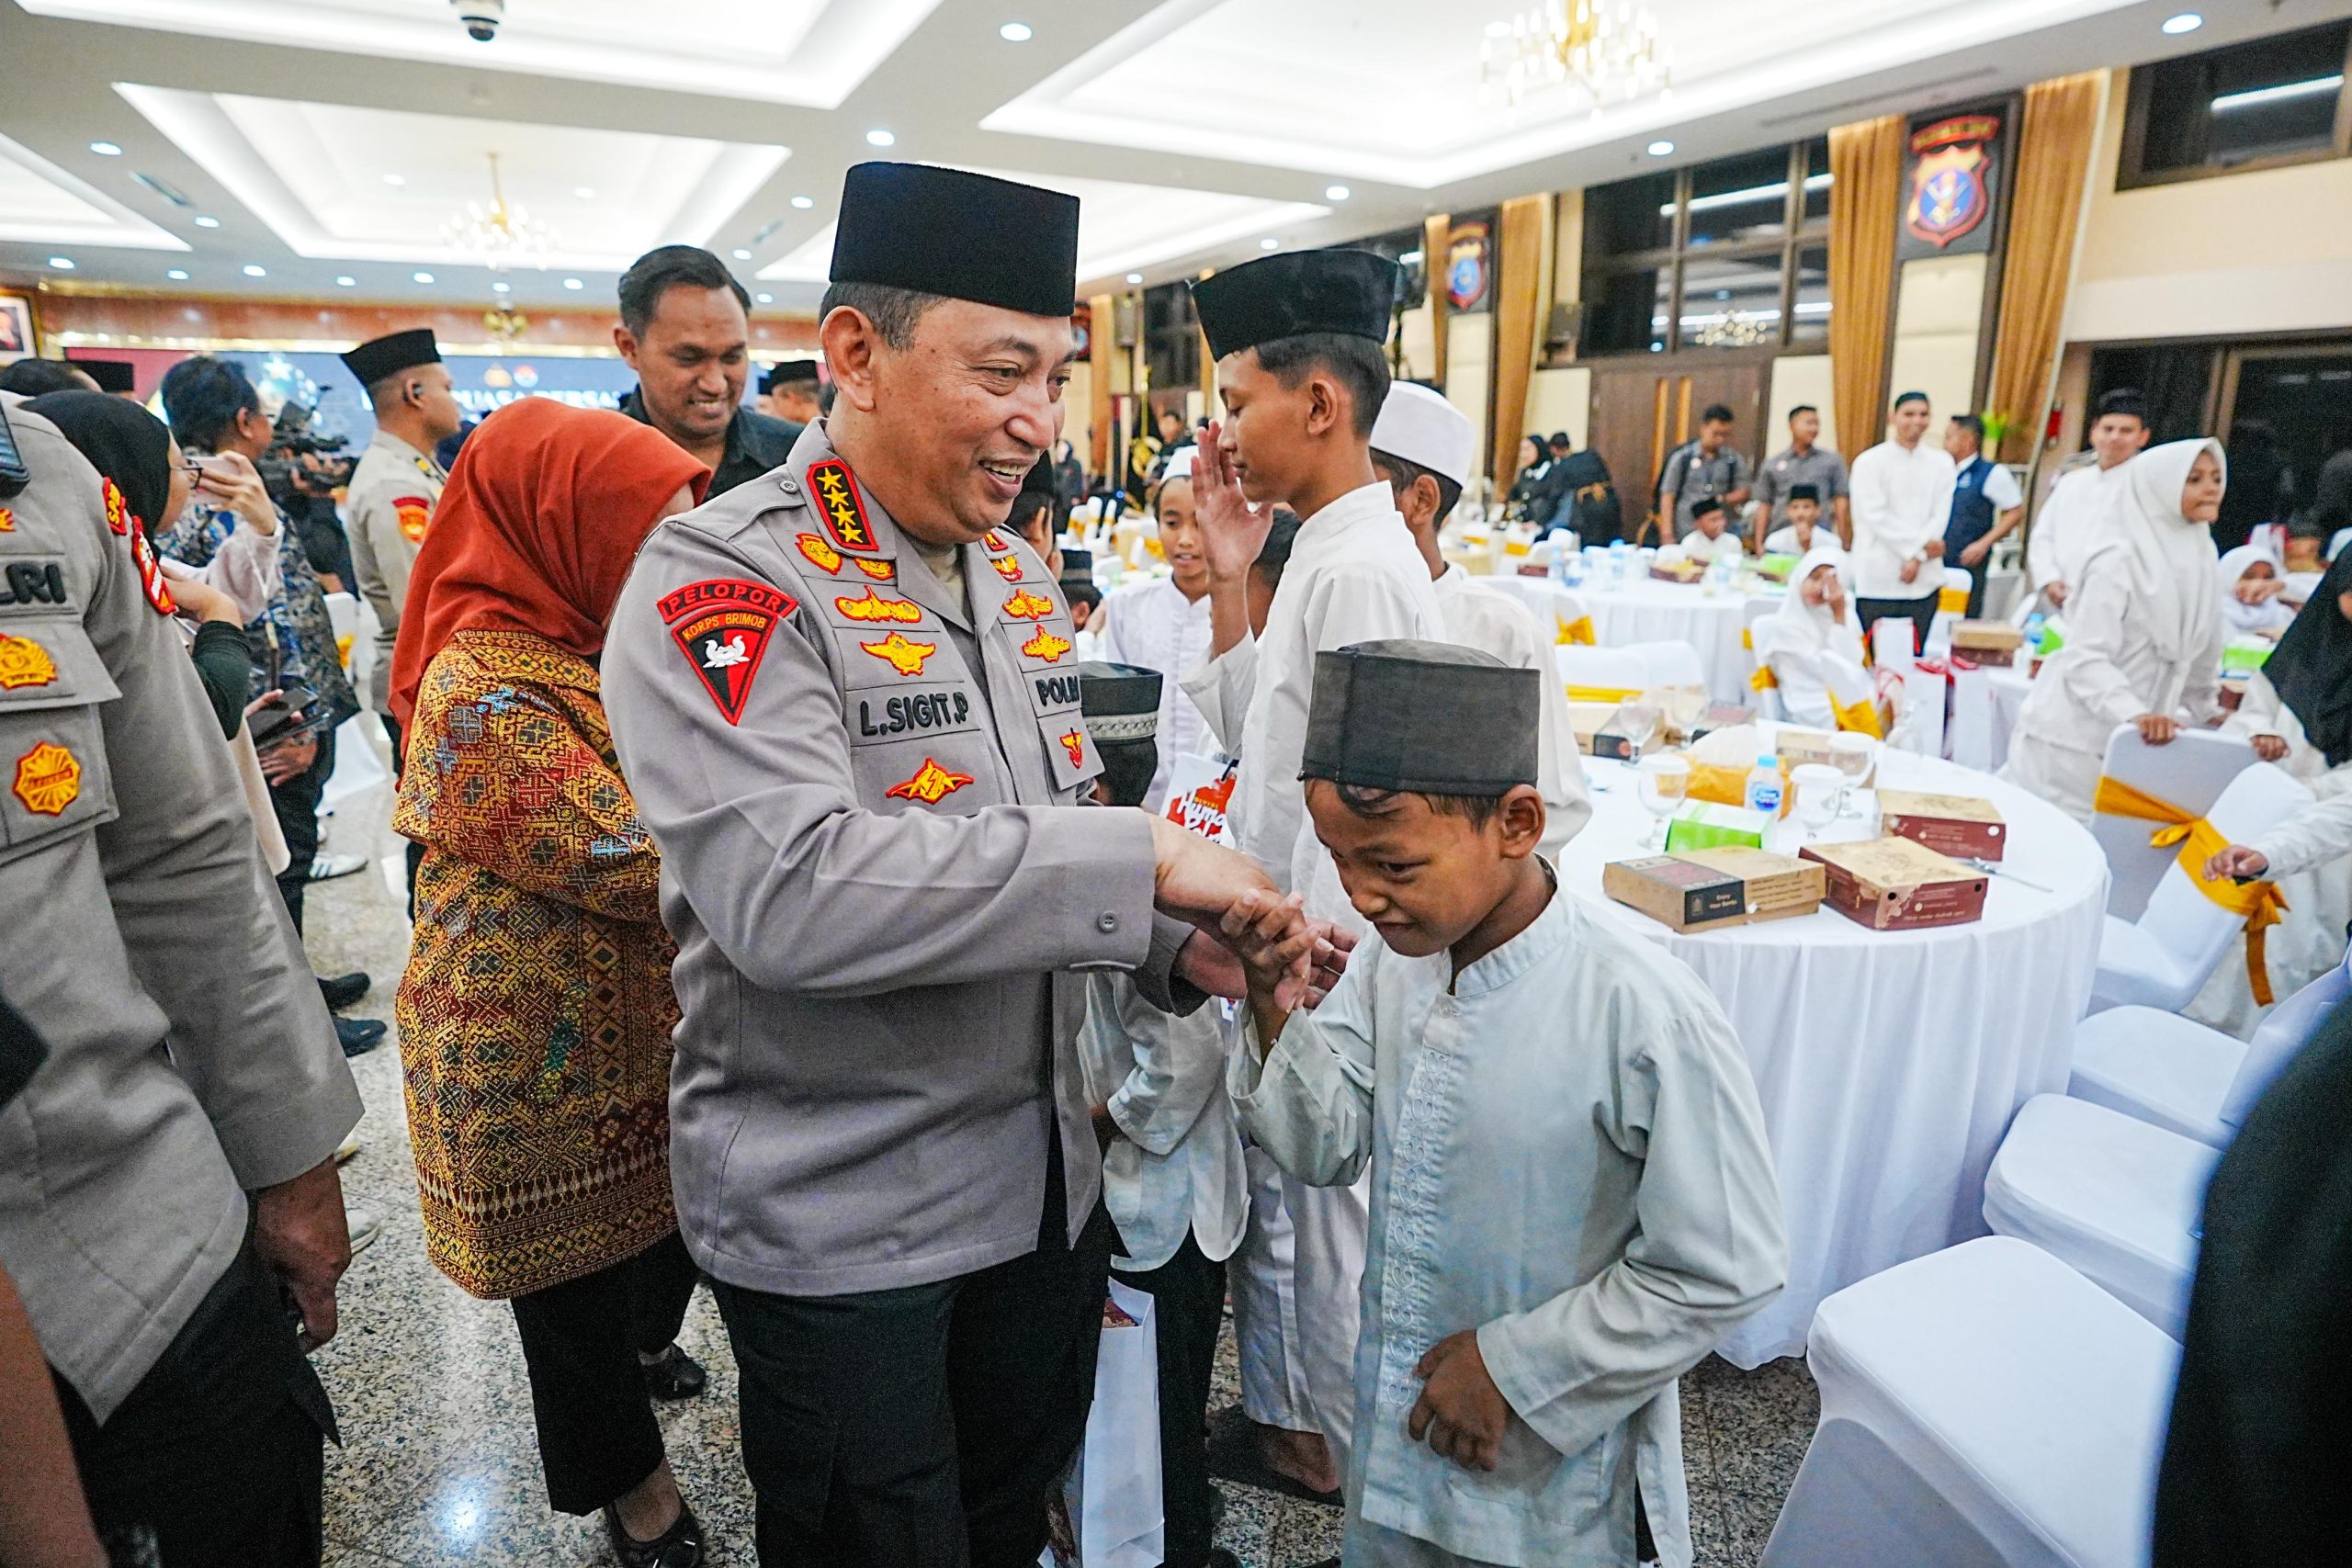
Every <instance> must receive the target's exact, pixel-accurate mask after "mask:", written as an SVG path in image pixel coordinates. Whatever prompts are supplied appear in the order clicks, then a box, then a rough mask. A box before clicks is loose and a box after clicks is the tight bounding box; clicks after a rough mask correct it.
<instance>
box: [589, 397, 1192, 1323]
mask: <svg viewBox="0 0 2352 1568" xmlns="http://www.w3.org/2000/svg"><path fill="white" fill-rule="evenodd" d="M959 564H960V566H961V569H962V572H963V577H964V582H965V594H964V595H961V596H953V597H951V595H950V594H949V592H947V591H946V590H945V589H944V588H943V587H942V586H941V584H940V582H939V581H938V579H937V578H936V577H934V576H933V573H932V570H931V569H930V568H929V567H928V566H926V565H925V564H924V563H923V561H922V558H921V557H920V556H919V555H918V554H917V552H916V550H915V548H914V547H913V543H912V541H910V540H909V539H908V538H906V537H905V536H903V535H902V534H901V533H900V532H899V527H898V525H897V524H896V523H894V522H893V521H892V520H891V519H890V517H889V516H888V514H887V513H885V512H884V510H883V508H882V507H881V505H880V504H878V503H877V502H876V500H875V498H874V497H873V495H872V494H871V493H869V492H868V491H866V490H865V486H864V484H863V483H862V481H861V480H860V479H859V478H858V477H857V476H856V475H854V474H853V473H852V472H851V471H850V469H849V468H848V467H847V465H845V464H844V463H843V462H842V460H841V459H840V458H839V457H837V456H836V454H835V453H834V451H833V448H832V446H831V442H830V441H829V439H828V438H827V435H826V433H825V430H824V427H823V426H822V425H821V424H817V425H811V426H809V429H808V430H807V431H806V432H804V433H803V434H802V435H801V436H800V438H799V440H798V441H797V443H796V444H795V446H794V447H793V451H792V456H791V458H790V459H789V460H788V461H787V462H786V464H785V466H784V467H782V468H778V469H776V470H775V471H773V472H771V473H769V474H767V475H766V476H764V477H763V478H762V479H756V480H754V481H752V482H751V483H749V484H746V485H743V486H741V487H740V488H739V489H737V490H734V491H729V493H728V494H726V495H724V496H721V497H719V498H718V499H717V500H714V501H710V502H706V503H704V504H703V505H702V506H701V507H699V508H698V509H696V510H695V511H693V512H690V513H685V514H684V515H682V516H678V517H673V518H670V519H668V520H667V521H665V522H663V523H662V524H661V525H659V526H658V527H656V528H655V529H654V530H653V533H652V535H651V536H650V537H649V538H648V539H647V541H646V543H645V546H644V547H643V548H642V550H640V552H639V555H638V558H637V562H636V565H635V567H634V569H633V570H632V571H631V573H630V576H629V580H628V586H627V588H626V589H625V590H624V591H623V592H622V594H621V598H620V604H619V607H618V608H617V609H616V611H615V613H614V615H613V620H612V626H611V630H610V633H609V635H608V636H607V637H606V639H605V653H604V660H603V674H604V697H605V709H606V711H607V713H608V714H609V715H610V716H611V718H612V724H613V740H614V745H615V748H616V750H617V752H618V753H619V757H620V762H621V771H622V773H624V774H625V775H626V776H627V777H628V782H629V788H630V790H631V791H632V792H633V793H634V795H636V798H637V807H638V811H639V815H640V816H641V817H642V818H643V819H644V821H645V823H646V826H647V827H648V828H649V829H650V830H651V832H652V835H653V838H654V840H655V842H656V843H657V844H658V845H659V846H660V848H661V852H662V920H663V922H664V924H666V925H667V926H668V927H669V929H670V931H671V934H672V935H673V936H674V937H675V938H676V939H677V942H678V961H677V964H676V967H675V969H674V971H673V978H674V981H675V984H676V987H677V992H678V1000H679V1004H680V1007H681V1010H682V1017H681V1019H680V1021H679V1024H678V1028H677V1032H676V1035H675V1042H676V1055H675V1057H674V1060H673V1066H672V1069H671V1119H670V1145H671V1152H670V1165H671V1173H672V1179H673V1183H674V1185H675V1187H676V1190H677V1200H678V1223H679V1229H680V1230H681V1231H682V1232H683V1233H684V1236H685V1240H686V1245H687V1247H688V1248H689V1250H691V1251H692V1253H693V1254H694V1257H695V1261H696V1262H697V1263H699V1264H700V1265H701V1266H702V1267H703V1268H704V1269H707V1271H708V1272H709V1273H710V1274H711V1275H712V1276H713V1277H715V1278H717V1279H719V1280H726V1281H728V1282H729V1283H731V1284H735V1285H740V1286H742V1287H744V1288H747V1289H752V1290H759V1291H766V1292H775V1293H779V1294H788V1295H840V1294H846V1293H850V1292H865V1291H876V1290H886V1289H892V1288H897V1287H900V1286H907V1285H915V1284H922V1283H928V1282H931V1281H933V1280H943V1279H948V1278H952V1277H955V1276H956V1275H960V1274H965V1273H968V1272H970V1271H972V1270H974V1269H982V1268H986V1267H988V1266H989V1265H990V1264H993V1263H998V1262H1001V1261H1003V1260H1005V1259H1007V1258H1016V1257H1019V1256H1022V1255H1023V1254H1025V1253H1028V1252H1030V1251H1033V1250H1034V1249H1035V1247H1036V1245H1037V1241H1038V1224H1039V1216H1040V1214H1041V1213H1043V1210H1044V1197H1045V1183H1046V1151H1047V1147H1048V1142H1047V1140H1048V1139H1049V1138H1052V1137H1054V1136H1056V1135H1057V1129H1058V1137H1059V1142H1060V1147H1061V1156H1062V1162H1063V1169H1064V1172H1065V1180H1066V1187H1067V1194H1068V1205H1067V1207H1068V1215H1067V1217H1068V1223H1069V1234H1070V1235H1071V1237H1072V1238H1073V1239H1075V1237H1076V1235H1077V1233H1078V1231H1079V1229H1080V1226H1082V1225H1083V1224H1084V1223H1085V1221H1086V1218H1087V1215H1088V1213H1089V1212H1090V1211H1091V1209H1092V1207H1093V1205H1094V1201H1095V1197H1096V1194H1097V1192H1098V1190H1100V1185H1101V1158H1100V1156H1099V1154H1098V1152H1097V1150H1096V1147H1095V1143H1094V1134H1093V1132H1092V1129H1091V1126H1090V1124H1089V1122H1088V1111H1089V1110H1090V1109H1091V1108H1090V1107H1089V1106H1088V1105H1087V1103H1086V1096H1085V1090H1084V1082H1085V1079H1084V1074H1083V1071H1082V1070H1081V1068H1080V1063H1079V1058H1078V1051H1077V1040H1078V1031H1079V1026H1080V1022H1081V1021H1082V1019H1083V1015H1084V1011H1085V987H1084V980H1083V978H1082V976H1081V975H1080V974H1078V973H1073V972H1074V971H1084V970H1090V969H1101V968H1118V969H1133V970H1135V971H1136V979H1137V982H1138V987H1139V988H1140V989H1141V990H1142V992H1143V993H1144V995H1145V996H1146V997H1147V998H1149V999H1151V1000H1153V1001H1154V1002H1156V1003H1158V1004H1159V1005H1161V1006H1163V1007H1166V1006H1169V1005H1170V1002H1171V1000H1172V998H1171V996H1170V987H1171V981H1170V968H1171V965H1172V963H1173V960H1174V957H1175V954H1176V951H1177V949H1178V948H1179V947H1180V946H1181V945H1182V942H1183V941H1184V939H1185V937H1186V936H1187V935H1189V928H1187V927H1185V926H1184V925H1183V924H1182V923H1181V922H1178V921H1173V920H1169V919H1162V918H1159V917H1157V916H1156V915H1155V914H1154V912H1153V908H1152V889H1153V856H1152V848H1151V839H1150V825H1149V823H1148V820H1147V819H1146V818H1144V816H1143V814H1142V813H1140V812H1137V811H1129V810H1114V809H1109V808H1104V807H1080V806H1078V805H1076V804H1075V803H1076V802H1077V801H1078V798H1079V795H1080V792H1081V791H1082V790H1083V789H1085V787H1086V786H1087V785H1088V784H1090V783H1091V780H1092V779H1093V777H1094V776H1095V774H1096V773H1098V772H1100V771H1101V762H1100V760H1099V758H1098V755H1097V753H1096V750H1095V748H1094V743H1093V741H1092V740H1091V739H1089V738H1088V737H1087V734H1086V727H1085V725H1084V724H1083V723H1082V722H1081V721H1080V716H1079V704H1078V699H1079V685H1078V672H1077V666H1078V659H1077V650H1076V647H1075V644H1076V642H1077V634H1076V632H1075V631H1074V630H1073V629H1072V627H1071V625H1070V619H1069V609H1068V607H1067V606H1066V604H1064V602H1063V599H1062V596H1061V593H1060V592H1059V590H1058V589H1057V587H1056V585H1055V583H1054V581H1053V578H1052V576H1051V575H1050V574H1049V573H1048V572H1047V571H1046V568H1045V565H1044V563H1043V562H1042V561H1040V560H1039V559H1038V558H1037V557H1036V556H1035V554H1033V553H1032V552H1031V551H1030V550H1029V549H1028V547H1026V546H1025V545H1023V544H1022V543H1021V542H1020V541H1019V540H1017V539H1016V538H1015V537H1014V536H1012V534H1011V533H1010V532H1008V531H1005V530H998V531H997V532H995V533H993V534H991V535H989V536H988V537H987V538H986V539H985V540H984V541H982V542H980V543H976V544H971V545H967V546H965V547H962V551H961V555H960V558H959ZM967 605H968V607H969V608H968V609H967ZM1185 990H1186V991H1187V993H1188V999H1189V1000H1191V1001H1197V999H1198V998H1197V993H1190V992H1189V987H1185Z"/></svg>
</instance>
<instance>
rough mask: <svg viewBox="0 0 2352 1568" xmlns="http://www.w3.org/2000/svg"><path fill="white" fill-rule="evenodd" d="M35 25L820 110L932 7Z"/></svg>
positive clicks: (378, 4)
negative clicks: (108, 28)
mask: <svg viewBox="0 0 2352 1568" xmlns="http://www.w3.org/2000/svg"><path fill="white" fill-rule="evenodd" d="M939 3H940V0H660V3H659V4H653V3H650V0H506V17H505V21H504V22H503V24H502V25H501V27H500V28H499V31H498V36H497V38H496V39H495V40H494V41H492V42H491V43H487V44H483V43H477V42H475V41H474V40H473V39H471V38H469V37H468V36H467V35H466V32H465V30H464V28H462V27H460V26H459V24H458V15H457V12H456V11H455V10H453V9H452V8H451V6H449V4H448V0H17V4H20V5H22V6H24V8H25V9H26V10H28V11H30V12H32V13H33V14H34V15H36V16H42V17H62V18H67V19H71V20H74V21H88V22H105V23H113V24H118V25H121V26H127V27H139V28H156V29H159V30H162V31H164V32H175V33H188V34H195V35H198V36H200V37H205V38H218V39H233V40H235V41H238V42H243V43H259V44H278V45H288V44H291V45H295V46H299V47H303V48H310V49H323V50H333V51H337V52H342V53H350V54H360V55H368V56H374V57H378V58H383V59H394V60H416V61H424V62H428V63H432V64H437V65H454V66H460V67H464V68H468V69H473V70H482V69H495V70H501V71H519V72H525V73H529V74H532V75H537V76H562V77H570V78H573V79H575V80H579V81H583V82H608V83H612V84H615V85H621V86H629V87H653V88H667V89H671V90H674V91H683V92H695V93H708V94H716V95H718V96H723V97H737V98H752V99H756V100H760V101H763V102H767V103H779V104H806V105H810V106H813V107H819V108H831V107H835V106H836V105H838V104H839V103H840V102H841V101H842V99H843V98H845V97H847V96H849V95H850V94H851V93H852V92H854V91H855V90H856V88H857V85H858V84H859V83H861V82H863V81H864V80H865V78H866V76H867V75H868V74H869V73H872V71H873V70H874V68H875V67H876V66H877V65H879V64H881V62H883V61H884V60H886V59H888V57H889V55H890V53H891V51H894V50H895V49H897V48H898V47H899V44H900V43H902V42H904V41H905V40H906V39H907V37H908V35H909V34H910V33H912V32H913V31H914V30H915V28H918V27H920V26H922V22H923V19H924V18H925V17H929V16H930V15H931V13H932V11H933V9H934V8H935V7H936V6H938V5H939Z"/></svg>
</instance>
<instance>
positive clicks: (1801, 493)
mask: <svg viewBox="0 0 2352 1568" xmlns="http://www.w3.org/2000/svg"><path fill="white" fill-rule="evenodd" d="M1789 499H1790V500H1791V501H1810V502H1813V503H1814V504H1815V505H1816V506H1817V505H1819V504H1820V503H1821V487H1820V486H1819V485H1814V484H1801V485H1791V486H1790V487H1789Z"/></svg>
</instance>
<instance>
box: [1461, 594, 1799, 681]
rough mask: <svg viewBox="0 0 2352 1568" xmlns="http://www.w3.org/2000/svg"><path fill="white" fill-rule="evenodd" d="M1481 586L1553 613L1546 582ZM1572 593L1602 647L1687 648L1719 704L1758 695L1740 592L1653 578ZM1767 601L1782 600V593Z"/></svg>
mask: <svg viewBox="0 0 2352 1568" xmlns="http://www.w3.org/2000/svg"><path fill="white" fill-rule="evenodd" d="M1480 581H1485V582H1490V583H1492V584H1494V585H1495V586H1496V587H1498V588H1504V589H1509V590H1510V591H1511V592H1515V593H1517V594H1518V595H1519V596H1520V597H1521V599H1523V600H1525V601H1526V603H1527V604H1528V606H1529V608H1531V609H1532V610H1533V611H1534V612H1535V613H1536V614H1537V615H1542V616H1545V617H1549V616H1550V615H1551V614H1552V589H1553V587H1554V584H1553V583H1551V582H1550V581H1547V580H1545V579H1544V578H1538V577H1507V576H1501V575H1498V576H1495V577H1489V578H1482V579H1480ZM1562 586H1566V585H1565V584H1563V585H1562ZM1568 592H1571V593H1573V594H1575V595H1576V596H1577V598H1578V599H1581V600H1583V601H1584V604H1585V608H1586V609H1587V610H1588V611H1589V612H1590V614H1591V615H1592V631H1593V640H1594V641H1595V642H1597V643H1599V644H1600V646H1601V647H1603V648H1623V646H1625V645H1626V644H1627V643H1633V642H1681V643H1688V644H1690V645H1691V649H1693V650H1694V651H1695V652H1697V654H1698V655H1699V667H1700V668H1701V669H1702V670H1703V671H1706V676H1707V691H1708V694H1710V695H1711V696H1713V698H1714V700H1715V701H1717V702H1719V703H1740V704H1747V703H1750V702H1752V701H1753V700H1754V697H1755V691H1754V689H1753V688H1751V687H1750V686H1749V685H1748V683H1747V674H1748V671H1749V669H1750V667H1751V666H1750V664H1749V660H1748V654H1747V649H1745V648H1744V647H1742V646H1741V644H1740V637H1739V634H1740V628H1741V624H1742V623H1741V614H1742V606H1743V605H1745V604H1747V598H1748V595H1747V594H1745V593H1743V592H1739V591H1737V590H1733V591H1731V592H1717V593H1710V592H1707V591H1706V590H1705V589H1703V588H1701V587H1698V586H1697V585H1695V584H1688V585H1686V584H1683V583H1679V582H1660V581H1657V579H1656V578H1650V577H1645V578H1637V579H1634V580H1633V581H1628V582H1626V583H1625V584H1624V585H1623V586H1622V587H1614V588H1596V587H1594V586H1593V584H1592V583H1591V582H1589V581H1587V582H1584V583H1582V584H1579V585H1577V586H1575V587H1571V588H1569V589H1568ZM1767 596H1768V597H1771V598H1778V597H1779V594H1778V592H1774V593H1772V594H1770V595H1767Z"/></svg>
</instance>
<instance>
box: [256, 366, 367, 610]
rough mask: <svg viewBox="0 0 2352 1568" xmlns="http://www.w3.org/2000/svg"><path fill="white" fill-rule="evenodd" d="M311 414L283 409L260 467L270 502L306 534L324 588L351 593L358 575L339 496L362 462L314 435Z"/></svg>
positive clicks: (305, 549)
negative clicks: (339, 510)
mask: <svg viewBox="0 0 2352 1568" xmlns="http://www.w3.org/2000/svg"><path fill="white" fill-rule="evenodd" d="M311 412H312V411H311V410H310V409H308V408H305V407H303V406H302V405H301V404H300V403H288V404H287V405H286V406H285V407H284V408H283V409H280V410H279V411H278V414H277V426H276V428H275V429H274V430H273V431H272V433H271V435H270V441H269V447H268V449H267V450H266V452H264V453H263V454H262V457H261V458H260V461H259V463H258V465H257V466H258V467H259V468H260V469H261V476H262V482H263V483H264V484H266V485H267V486H268V487H269V497H270V499H271V500H272V501H274V502H277V509H278V510H279V511H280V512H283V513H285V514H286V516H287V519H288V521H289V522H291V523H292V524H293V525H294V529H295V532H296V533H297V534H299V535H300V536H301V541H302V553H303V554H304V555H306V556H308V557H309V558H310V560H311V570H312V571H315V572H317V573H318V574H319V585H320V586H321V587H322V588H323V589H325V590H326V591H327V592H329V593H348V592H353V591H354V590H353V586H352V585H353V584H354V583H355V582H356V581H357V577H356V574H355V573H354V571H353V570H352V559H351V538H350V536H349V535H348V534H346V533H345V531H344V526H343V519H342V518H341V517H340V516H339V515H337V514H336V512H335V505H334V492H335V491H338V490H340V489H342V488H343V487H345V485H348V484H349V483H351V476H352V472H353V470H354V468H356V466H357V463H356V459H355V458H353V457H350V456H349V455H348V454H346V453H345V451H344V449H343V448H344V446H345V443H344V442H343V440H342V439H341V438H340V437H331V436H322V435H319V434H314V433H313V432H312V431H311Z"/></svg>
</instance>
